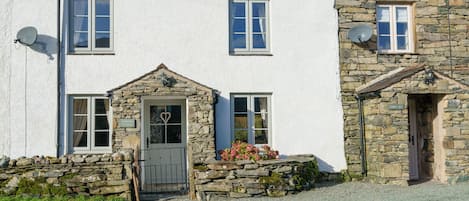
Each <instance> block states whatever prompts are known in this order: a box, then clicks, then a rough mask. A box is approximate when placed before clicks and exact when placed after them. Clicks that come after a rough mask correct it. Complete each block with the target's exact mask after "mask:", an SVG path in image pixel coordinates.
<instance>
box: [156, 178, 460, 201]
mask: <svg viewBox="0 0 469 201" xmlns="http://www.w3.org/2000/svg"><path fill="white" fill-rule="evenodd" d="M159 200H171V201H186V200H188V199H187V198H186V197H180V196H179V197H167V198H163V199H159ZM271 200H272V201H302V200H306V201H309V200H311V201H315V200H317V201H361V200H364V201H407V200H410V201H468V200H469V183H463V184H457V185H444V184H439V183H435V182H426V183H422V184H418V185H413V186H393V185H378V184H369V183H362V182H350V183H344V184H338V185H333V186H329V187H321V188H315V189H313V190H310V191H305V192H301V193H298V194H295V195H288V196H286V197H281V198H270V197H260V198H246V199H232V200H231V201H271Z"/></svg>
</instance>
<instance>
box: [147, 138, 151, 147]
mask: <svg viewBox="0 0 469 201" xmlns="http://www.w3.org/2000/svg"><path fill="white" fill-rule="evenodd" d="M148 148H150V138H149V137H147V149H148Z"/></svg>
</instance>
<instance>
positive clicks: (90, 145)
mask: <svg viewBox="0 0 469 201" xmlns="http://www.w3.org/2000/svg"><path fill="white" fill-rule="evenodd" d="M70 111H71V114H70V124H69V125H70V135H69V137H70V139H71V140H70V143H71V147H73V151H74V152H90V151H98V152H106V151H109V150H110V148H111V134H110V133H111V132H110V127H109V125H110V118H109V115H110V111H109V99H108V98H106V97H94V96H74V97H72V98H71V107H70Z"/></svg>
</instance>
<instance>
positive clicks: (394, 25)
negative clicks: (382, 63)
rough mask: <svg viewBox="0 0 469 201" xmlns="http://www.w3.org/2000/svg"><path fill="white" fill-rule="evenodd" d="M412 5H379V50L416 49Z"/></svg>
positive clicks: (404, 50) (399, 51)
mask: <svg viewBox="0 0 469 201" xmlns="http://www.w3.org/2000/svg"><path fill="white" fill-rule="evenodd" d="M412 11H413V9H412V5H406V4H404V5H397V4H396V5H381V4H380V5H377V9H376V16H377V17H376V19H377V23H376V24H377V32H378V50H379V52H381V53H405V52H413V51H414V38H413V37H414V36H413V31H412V30H413V13H412Z"/></svg>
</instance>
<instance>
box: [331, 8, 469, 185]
mask: <svg viewBox="0 0 469 201" xmlns="http://www.w3.org/2000/svg"><path fill="white" fill-rule="evenodd" d="M396 2H397V3H400V4H411V5H412V6H413V8H414V16H413V21H414V24H415V27H412V28H411V29H410V30H411V31H412V30H413V31H414V33H415V39H414V42H415V52H413V53H400V54H381V53H378V51H377V46H376V6H377V4H380V3H385V4H395V3H396ZM335 6H336V9H337V12H338V17H339V21H338V24H339V46H340V77H341V95H342V104H343V110H344V135H345V136H344V140H345V152H346V159H347V163H348V170H349V172H350V173H351V174H356V175H359V174H360V172H361V164H360V135H359V119H358V118H359V111H358V102H357V99H356V98H355V96H356V95H357V93H356V89H357V88H358V87H360V86H362V85H365V84H366V83H369V82H370V81H372V80H374V79H376V78H377V77H379V76H381V75H383V74H386V73H388V72H390V71H392V70H395V69H397V68H400V67H411V66H415V65H418V64H422V65H425V67H426V68H427V69H433V70H435V71H437V72H440V73H441V74H443V75H444V76H446V77H449V78H450V79H452V80H455V81H459V82H461V83H462V84H466V85H467V84H469V76H468V73H469V56H468V55H469V50H468V48H469V34H468V32H469V9H468V7H469V1H467V0H449V1H448V2H446V0H401V1H380V0H336V5H335ZM448 17H449V20H448ZM359 24H367V25H370V26H371V27H373V29H374V30H373V32H374V36H373V37H372V39H371V40H370V41H369V42H367V43H366V44H364V45H360V44H354V43H352V42H351V41H350V40H349V39H347V32H348V30H350V28H352V27H354V26H356V25H359ZM417 77H418V76H414V78H413V79H414V80H413V81H418V80H419V78H417ZM413 81H412V80H409V81H408V82H407V84H411V83H410V82H413ZM420 81H421V80H420ZM401 87H404V89H408V88H409V87H410V86H409V85H407V86H401ZM413 88H414V89H415V88H417V91H414V92H413V93H424V92H425V91H420V92H418V90H419V89H418V88H419V87H413ZM427 92H428V91H427ZM439 93H441V94H447V95H446V96H445V98H444V100H443V101H446V102H445V103H446V107H445V108H446V109H445V111H447V113H445V115H444V116H445V119H444V120H443V121H444V123H443V124H444V125H443V127H444V129H445V130H446V133H447V136H445V139H447V138H449V136H453V135H456V136H459V137H458V139H457V140H456V139H453V140H454V141H451V140H449V141H448V139H447V141H446V144H445V147H446V149H447V151H446V159H445V160H446V166H447V169H446V174H447V176H449V178H448V182H450V183H451V182H454V181H462V180H467V179H466V177H467V175H468V173H469V171H468V170H469V166H468V165H467V162H465V161H464V160H463V158H467V157H468V153H469V152H468V146H467V144H469V141H468V140H467V139H466V136H464V137H463V135H465V134H467V133H466V129H468V128H469V127H467V125H466V124H467V121H468V120H469V119H468V118H467V115H465V111H466V108H465V106H466V105H467V98H466V96H467V95H466V94H465V92H460V93H459V94H453V92H452V91H451V90H447V91H444V92H443V91H440V92H439ZM396 94H401V95H399V97H401V98H400V100H402V99H403V98H406V97H407V96H406V95H408V94H409V92H408V91H398V93H396ZM396 94H392V95H393V96H391V97H386V98H391V100H394V98H395V99H396V101H397V99H398V97H397V95H396ZM448 94H452V95H448ZM394 95H396V96H394ZM454 102H457V103H458V104H457V106H455V108H454V107H453V106H451V105H450V104H449V103H454ZM380 103H382V100H379V99H375V100H371V101H370V102H368V103H366V102H365V104H367V105H370V104H377V105H376V106H380ZM382 105H383V104H381V106H382ZM402 106H403V107H404V108H403V109H401V110H397V111H394V112H395V113H399V112H400V113H402V115H404V116H403V119H402V125H400V126H398V127H395V126H393V125H392V124H393V123H396V121H397V120H396V121H393V120H389V119H387V118H386V117H380V118H382V119H383V121H382V122H380V123H383V124H381V125H380V126H379V127H377V128H374V129H376V130H383V132H384V130H386V132H394V130H396V133H397V132H399V133H400V134H401V135H402V136H401V138H406V137H407V134H408V133H407V128H408V127H407V126H408V124H407V123H406V122H407V114H406V112H407V111H406V110H407V106H408V105H407V103H404V104H403V105H402ZM375 109H376V110H379V108H375ZM385 113H392V112H391V111H386V112H385ZM365 118H366V117H365ZM399 129H405V130H406V131H402V132H401V131H399ZM462 131H464V134H463V132H462ZM375 133H376V132H375ZM366 135H367V139H368V138H372V139H377V140H378V141H386V140H385V138H386V137H385V136H384V135H375V134H374V133H373V134H372V133H367V134H366ZM463 139H464V140H463ZM406 140H407V139H402V140H400V141H399V143H397V144H400V145H396V144H395V143H394V144H393V145H391V144H386V143H385V144H383V147H381V148H382V149H375V148H370V149H371V151H377V152H376V153H386V154H387V153H389V152H394V153H401V155H399V156H395V157H393V158H394V159H393V160H391V161H389V160H390V159H389V158H387V159H386V162H385V161H384V160H385V159H384V157H383V154H374V156H373V154H372V155H370V156H369V157H368V159H369V160H377V161H379V162H380V163H381V164H382V165H381V167H379V168H378V167H375V168H374V169H373V167H371V172H370V173H371V174H372V175H377V176H378V177H381V178H383V177H386V176H392V177H395V178H399V179H397V180H398V181H402V180H404V179H406V178H408V169H407V167H408V164H407V163H408V160H407V158H406V157H407V154H404V155H402V154H403V153H406V152H407V151H408V150H407V145H406V143H405V141H406ZM396 142H397V141H396ZM453 144H454V145H455V144H457V147H458V148H454V146H451V145H453ZM395 146H397V147H395ZM396 150H397V151H396ZM368 151H370V150H368ZM391 155H392V154H391ZM395 155H396V154H395ZM373 162H375V161H368V165H370V164H374V163H373ZM396 167H398V168H396ZM378 169H380V170H379V171H378ZM390 170H393V171H390ZM388 174H391V175H388ZM392 177H391V178H392ZM391 180H396V179H391ZM389 181H390V180H389V179H385V180H384V181H382V182H389Z"/></svg>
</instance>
